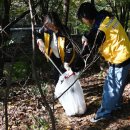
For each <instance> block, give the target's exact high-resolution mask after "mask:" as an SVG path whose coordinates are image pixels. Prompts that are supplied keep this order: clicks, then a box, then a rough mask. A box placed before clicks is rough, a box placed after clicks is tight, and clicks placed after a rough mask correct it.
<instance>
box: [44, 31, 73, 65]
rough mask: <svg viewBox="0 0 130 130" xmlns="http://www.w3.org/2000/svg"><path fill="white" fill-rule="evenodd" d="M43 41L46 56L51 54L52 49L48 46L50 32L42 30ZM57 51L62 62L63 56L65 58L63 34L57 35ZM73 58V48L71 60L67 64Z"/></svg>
mask: <svg viewBox="0 0 130 130" xmlns="http://www.w3.org/2000/svg"><path fill="white" fill-rule="evenodd" d="M44 43H45V52H46V54H47V55H48V56H51V54H52V49H51V48H50V43H51V41H50V34H49V33H45V32H44ZM58 52H59V55H60V58H61V61H62V63H64V58H65V37H63V36H58ZM74 58H75V51H74V49H73V54H72V57H71V60H70V62H69V64H71V63H72V61H73V60H74Z"/></svg>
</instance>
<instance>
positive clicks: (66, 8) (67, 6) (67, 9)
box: [63, 0, 70, 26]
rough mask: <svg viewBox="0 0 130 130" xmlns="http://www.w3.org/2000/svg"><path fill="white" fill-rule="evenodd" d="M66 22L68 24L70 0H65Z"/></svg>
mask: <svg viewBox="0 0 130 130" xmlns="http://www.w3.org/2000/svg"><path fill="white" fill-rule="evenodd" d="M63 2H64V9H63V10H64V14H65V16H64V24H65V25H66V26H67V22H68V15H69V3H70V0H64V1H63Z"/></svg>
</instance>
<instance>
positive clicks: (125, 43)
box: [99, 17, 130, 64]
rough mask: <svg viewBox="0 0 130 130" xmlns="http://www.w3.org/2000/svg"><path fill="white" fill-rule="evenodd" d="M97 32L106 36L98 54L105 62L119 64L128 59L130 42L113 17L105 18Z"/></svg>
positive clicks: (129, 56)
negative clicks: (101, 32)
mask: <svg viewBox="0 0 130 130" xmlns="http://www.w3.org/2000/svg"><path fill="white" fill-rule="evenodd" d="M99 30H101V31H103V32H104V33H105V36H106V39H105V41H104V43H102V44H101V46H100V47H99V52H100V54H101V55H102V56H103V57H104V58H105V60H106V61H108V62H110V63H111V64H120V63H122V62H124V61H126V60H127V59H129V58H130V41H129V39H128V36H127V34H126V32H125V31H124V29H123V27H122V25H121V24H120V23H119V21H118V20H117V19H116V18H115V17H113V18H110V17H106V18H105V19H104V20H103V22H102V23H101V25H100V27H99Z"/></svg>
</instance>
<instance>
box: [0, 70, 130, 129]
mask: <svg viewBox="0 0 130 130" xmlns="http://www.w3.org/2000/svg"><path fill="white" fill-rule="evenodd" d="M105 76H106V72H102V73H101V72H100V73H93V74H91V75H90V76H87V75H86V74H84V76H82V77H81V78H80V82H81V86H82V88H83V92H84V98H85V102H86V106H87V111H86V113H85V114H84V115H82V116H72V117H69V116H67V115H66V113H65V111H64V109H63V107H62V105H61V104H60V103H59V101H58V100H57V101H56V103H55V104H54V115H55V119H56V130H130V82H129V83H128V84H127V85H126V87H125V91H124V94H123V97H124V99H123V106H122V109H121V110H118V111H114V112H113V118H111V119H110V120H104V121H100V122H97V123H91V122H90V119H91V118H92V117H93V116H94V114H95V112H96V111H97V109H98V108H99V106H100V103H101V100H102V89H103V83H104V78H105ZM129 79H130V78H129ZM43 86H44V88H48V87H46V86H49V88H51V89H47V90H46V89H45V90H44V91H45V92H47V93H48V95H47V97H48V100H49V99H50V97H51V95H52V91H53V90H54V88H53V86H51V85H50V84H48V85H47V84H46V85H45V84H43ZM52 88H53V89H52ZM2 94H3V92H2V91H1V93H0V96H1V95H2ZM40 100H41V98H40V95H39V92H38V89H37V88H36V85H35V84H31V85H27V86H24V87H23V85H22V87H21V86H20V84H15V85H14V86H13V87H11V91H10V95H9V102H8V119H9V128H8V129H9V130H49V129H50V123H49V124H48V122H50V119H49V117H48V113H47V111H46V109H45V107H44V106H42V105H41V103H40ZM51 107H53V105H52V104H51ZM4 119H5V118H4V104H3V100H2V96H1V101H0V130H5V124H4V123H5V120H4Z"/></svg>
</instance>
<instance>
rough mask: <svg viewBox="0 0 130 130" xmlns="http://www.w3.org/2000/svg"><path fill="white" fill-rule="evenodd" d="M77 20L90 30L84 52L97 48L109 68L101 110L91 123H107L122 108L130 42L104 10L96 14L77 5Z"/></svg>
mask: <svg viewBox="0 0 130 130" xmlns="http://www.w3.org/2000/svg"><path fill="white" fill-rule="evenodd" d="M77 16H78V19H79V20H80V21H81V22H82V23H84V24H86V25H89V26H91V29H90V31H89V33H88V34H84V36H83V37H82V43H83V44H84V45H85V46H86V48H87V45H89V44H91V45H94V44H96V47H97V53H100V54H101V56H102V57H104V59H105V60H106V61H107V62H108V63H109V64H110V67H109V71H108V75H107V77H106V79H105V83H104V88H103V95H102V103H101V106H100V108H99V109H98V111H97V112H96V115H95V117H94V118H92V119H91V120H90V121H91V122H97V121H100V120H103V119H110V118H111V117H112V111H113V110H117V109H119V108H121V107H122V94H123V91H124V87H125V85H126V81H127V75H128V70H129V69H130V41H129V38H128V36H127V34H126V32H125V30H124V29H123V27H122V25H121V24H120V22H119V21H118V20H117V18H116V17H115V16H114V15H112V14H111V13H110V12H108V11H105V10H101V11H97V9H96V8H95V6H94V5H93V4H91V3H89V2H85V3H82V4H81V5H80V7H79V9H78V11H77ZM85 51H86V49H84V53H85ZM86 53H87V52H86Z"/></svg>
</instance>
